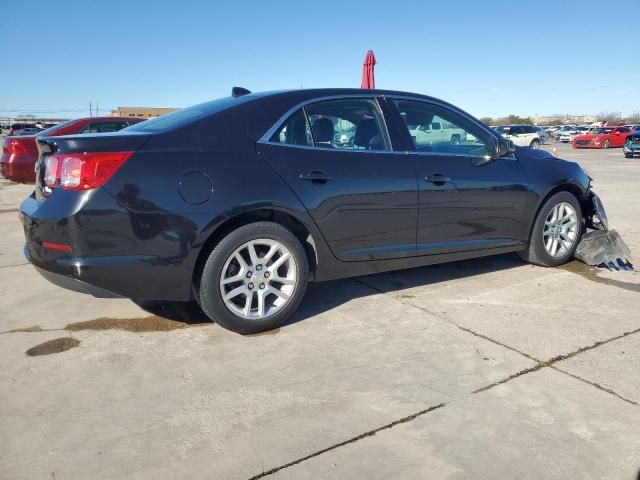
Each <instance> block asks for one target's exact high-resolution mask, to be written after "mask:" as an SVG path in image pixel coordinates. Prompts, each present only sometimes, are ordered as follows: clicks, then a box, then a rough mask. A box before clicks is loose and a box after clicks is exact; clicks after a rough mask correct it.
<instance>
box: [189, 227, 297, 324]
mask: <svg viewBox="0 0 640 480" xmlns="http://www.w3.org/2000/svg"><path fill="white" fill-rule="evenodd" d="M307 275H308V263H307V258H306V255H305V252H304V248H303V247H302V245H301V244H300V242H299V241H298V239H297V238H296V237H295V236H294V235H293V234H292V233H291V232H290V231H289V230H287V229H286V228H285V227H283V226H282V225H280V224H277V223H273V222H257V223H251V224H249V225H245V226H243V227H240V228H238V229H236V230H234V231H233V232H231V233H230V234H229V235H227V236H226V237H225V238H224V239H222V241H220V243H219V244H218V245H217V246H216V247H215V248H214V249H213V251H212V252H211V254H210V255H209V257H208V258H207V260H206V263H205V265H204V268H203V270H202V276H201V277H200V284H199V288H198V292H199V295H198V296H199V301H200V305H201V307H202V309H203V311H204V312H205V313H206V314H207V315H208V316H209V317H210V318H211V319H212V320H214V321H215V322H217V323H218V324H220V325H221V326H223V327H224V328H226V329H228V330H232V331H234V332H237V333H242V334H250V333H258V332H263V331H266V330H271V329H274V328H277V327H279V326H280V325H282V324H283V323H284V322H285V321H286V320H287V318H288V317H289V316H290V315H291V314H292V313H293V312H294V311H295V310H296V308H297V307H298V305H299V304H300V301H301V300H302V297H303V296H304V292H305V288H306V285H307Z"/></svg>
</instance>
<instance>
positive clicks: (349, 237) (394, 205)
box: [257, 96, 418, 261]
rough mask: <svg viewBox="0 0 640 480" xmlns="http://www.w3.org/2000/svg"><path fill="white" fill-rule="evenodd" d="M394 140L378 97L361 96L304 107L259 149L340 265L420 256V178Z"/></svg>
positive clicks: (266, 139) (292, 115)
mask: <svg viewBox="0 0 640 480" xmlns="http://www.w3.org/2000/svg"><path fill="white" fill-rule="evenodd" d="M345 135H347V138H345ZM393 140H394V139H392V138H391V137H390V135H389V132H388V129H387V127H386V123H385V119H384V116H383V114H382V110H381V107H380V104H379V103H378V101H377V100H376V98H374V97H364V96H360V97H355V98H339V99H331V100H319V101H317V102H312V103H309V104H307V105H305V106H304V107H301V108H299V109H298V110H296V111H295V112H294V113H292V114H291V115H290V116H289V118H287V119H286V120H285V121H284V122H283V123H282V124H280V125H275V126H274V128H272V129H271V130H270V131H269V132H267V134H266V135H265V138H263V139H262V140H261V141H260V142H259V143H258V145H257V148H258V153H259V154H260V155H261V156H262V157H263V158H264V159H266V161H267V162H268V163H269V164H270V165H271V166H272V167H273V168H274V169H275V170H276V171H277V172H278V173H279V174H280V176H281V177H283V178H284V179H285V181H286V182H287V183H288V185H289V186H290V187H291V189H292V190H293V191H294V192H295V194H296V195H297V196H298V198H300V200H301V201H302V203H303V204H304V206H305V207H306V209H307V210H308V211H309V213H310V215H311V216H312V217H313V219H314V221H315V222H316V224H317V225H318V227H319V228H320V230H321V231H322V234H323V235H324V237H325V240H326V242H327V244H328V245H329V247H330V248H331V250H332V251H333V253H334V255H335V256H336V257H337V258H338V259H340V260H343V261H359V260H378V259H388V258H399V257H407V256H415V255H416V223H417V218H418V192H417V184H416V175H415V172H414V170H413V167H412V162H411V159H410V158H409V156H408V155H406V153H405V152H395V151H394V149H393V144H392V141H393ZM396 141H397V139H396ZM400 150H403V148H400Z"/></svg>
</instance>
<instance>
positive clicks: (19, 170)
mask: <svg viewBox="0 0 640 480" xmlns="http://www.w3.org/2000/svg"><path fill="white" fill-rule="evenodd" d="M36 160H37V158H35V157H34V156H33V155H29V154H24V155H22V154H21V155H17V154H11V155H9V154H6V153H4V154H2V155H1V156H0V175H2V176H3V177H4V178H6V179H7V180H11V181H12V182H18V183H34V182H35V180H36V172H35V171H34V168H35V165H36Z"/></svg>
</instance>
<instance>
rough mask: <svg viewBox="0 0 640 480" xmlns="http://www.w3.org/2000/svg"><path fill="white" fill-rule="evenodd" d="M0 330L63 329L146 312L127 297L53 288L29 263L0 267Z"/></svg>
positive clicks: (141, 315)
mask: <svg viewBox="0 0 640 480" xmlns="http://www.w3.org/2000/svg"><path fill="white" fill-rule="evenodd" d="M0 285H4V286H6V287H5V293H4V294H3V295H2V296H0V312H2V317H1V318H0V331H1V332H5V331H7V330H14V329H16V328H29V327H34V326H40V327H42V328H45V329H48V328H63V327H64V326H65V325H67V324H69V323H74V322H80V321H86V320H92V319H95V318H97V317H113V318H132V317H133V318H135V317H144V316H147V315H150V314H149V313H148V312H145V311H144V310H142V309H141V308H140V307H138V306H137V305H136V304H134V303H133V302H132V301H130V300H127V299H99V298H94V297H92V296H90V295H85V294H83V293H77V292H72V291H70V290H64V289H62V288H60V287H57V286H55V285H53V284H51V283H49V282H48V281H47V280H45V279H44V278H43V277H42V276H40V274H38V273H37V272H36V270H35V269H34V268H33V267H32V266H31V265H21V266H12V267H5V268H0Z"/></svg>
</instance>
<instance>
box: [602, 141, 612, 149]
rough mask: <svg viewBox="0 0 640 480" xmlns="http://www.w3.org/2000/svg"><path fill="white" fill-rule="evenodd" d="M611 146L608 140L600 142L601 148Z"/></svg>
mask: <svg viewBox="0 0 640 480" xmlns="http://www.w3.org/2000/svg"><path fill="white" fill-rule="evenodd" d="M610 146H611V144H610V143H609V140H605V141H604V142H602V148H609V147H610Z"/></svg>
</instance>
